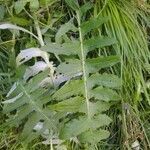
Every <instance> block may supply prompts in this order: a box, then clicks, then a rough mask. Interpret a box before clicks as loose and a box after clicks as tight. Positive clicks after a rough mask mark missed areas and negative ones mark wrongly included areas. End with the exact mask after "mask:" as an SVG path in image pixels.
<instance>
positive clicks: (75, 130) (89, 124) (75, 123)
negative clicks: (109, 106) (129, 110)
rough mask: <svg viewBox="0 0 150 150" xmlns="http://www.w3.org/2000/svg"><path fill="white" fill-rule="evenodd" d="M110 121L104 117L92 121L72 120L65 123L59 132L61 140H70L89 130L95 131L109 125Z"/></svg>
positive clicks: (84, 119)
mask: <svg viewBox="0 0 150 150" xmlns="http://www.w3.org/2000/svg"><path fill="white" fill-rule="evenodd" d="M110 122H111V119H110V118H109V117H108V116H106V115H98V116H96V117H94V118H92V119H89V118H87V117H80V118H79V119H78V120H77V119H74V120H72V121H71V122H69V123H67V124H66V125H65V127H64V128H62V130H61V132H60V138H61V139H64V140H65V139H70V138H72V137H76V136H78V135H80V134H81V133H83V132H85V131H87V130H89V129H91V130H95V129H97V128H99V127H102V126H105V125H109V124H110Z"/></svg>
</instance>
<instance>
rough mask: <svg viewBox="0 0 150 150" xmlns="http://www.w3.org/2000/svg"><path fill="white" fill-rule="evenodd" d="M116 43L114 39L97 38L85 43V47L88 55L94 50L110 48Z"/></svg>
mask: <svg viewBox="0 0 150 150" xmlns="http://www.w3.org/2000/svg"><path fill="white" fill-rule="evenodd" d="M114 43H116V40H115V39H114V38H110V37H95V38H93V39H89V40H86V41H85V42H84V47H85V50H86V53H88V52H90V51H92V50H95V49H96V48H103V47H105V46H110V45H112V44H114Z"/></svg>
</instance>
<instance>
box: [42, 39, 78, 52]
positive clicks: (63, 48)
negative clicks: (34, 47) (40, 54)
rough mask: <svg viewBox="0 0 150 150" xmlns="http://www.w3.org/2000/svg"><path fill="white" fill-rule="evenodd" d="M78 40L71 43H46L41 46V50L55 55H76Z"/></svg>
mask: <svg viewBox="0 0 150 150" xmlns="http://www.w3.org/2000/svg"><path fill="white" fill-rule="evenodd" d="M79 46H80V45H79V42H78V41H74V42H72V43H64V44H62V45H61V44H56V43H48V44H46V45H45V46H43V47H42V48H41V50H43V51H47V52H51V53H53V54H55V55H78V53H79V52H78V51H79Z"/></svg>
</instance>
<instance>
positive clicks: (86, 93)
mask: <svg viewBox="0 0 150 150" xmlns="http://www.w3.org/2000/svg"><path fill="white" fill-rule="evenodd" d="M76 13H77V21H78V26H79V27H78V28H79V36H80V37H79V38H80V48H81V60H82V70H83V80H84V91H85V99H86V105H87V115H88V118H90V105H89V98H88V90H87V73H86V67H85V59H86V58H85V55H84V46H83V36H82V30H81V20H80V13H79V12H78V11H77V12H76Z"/></svg>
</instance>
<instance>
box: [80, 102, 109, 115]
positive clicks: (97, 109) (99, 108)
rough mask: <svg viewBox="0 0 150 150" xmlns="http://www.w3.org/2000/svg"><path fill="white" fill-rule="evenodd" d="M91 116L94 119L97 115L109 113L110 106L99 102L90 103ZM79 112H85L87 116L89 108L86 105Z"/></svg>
mask: <svg viewBox="0 0 150 150" xmlns="http://www.w3.org/2000/svg"><path fill="white" fill-rule="evenodd" d="M89 105H90V116H91V117H93V116H94V115H95V114H100V113H102V112H104V111H107V110H108V109H109V108H110V104H108V103H106V102H102V101H98V102H90V103H89ZM78 111H79V112H83V113H85V114H86V112H87V106H86V103H84V104H82V105H81V106H80V108H79V110H78Z"/></svg>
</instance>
